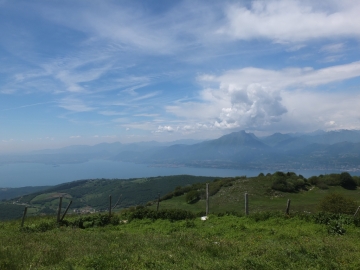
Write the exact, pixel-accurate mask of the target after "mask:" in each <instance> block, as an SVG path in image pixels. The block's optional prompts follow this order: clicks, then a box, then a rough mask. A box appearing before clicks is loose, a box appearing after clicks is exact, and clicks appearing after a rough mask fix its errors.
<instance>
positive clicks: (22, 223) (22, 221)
mask: <svg viewBox="0 0 360 270" xmlns="http://www.w3.org/2000/svg"><path fill="white" fill-rule="evenodd" d="M26 212H27V206H25V209H24V213H23V217H22V220H21V227H23V226H24V221H25V216H26Z"/></svg>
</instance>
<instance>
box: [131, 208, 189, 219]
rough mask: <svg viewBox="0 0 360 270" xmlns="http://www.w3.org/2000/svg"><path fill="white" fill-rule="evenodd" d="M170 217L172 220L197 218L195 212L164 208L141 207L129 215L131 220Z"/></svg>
mask: <svg viewBox="0 0 360 270" xmlns="http://www.w3.org/2000/svg"><path fill="white" fill-rule="evenodd" d="M145 218H148V219H152V220H156V219H168V220H171V221H175V220H185V219H193V218H195V214H193V213H192V212H189V211H186V210H182V209H164V210H160V211H155V210H151V209H147V208H143V209H139V210H136V211H134V212H132V213H131V214H130V216H129V221H131V220H133V219H145Z"/></svg>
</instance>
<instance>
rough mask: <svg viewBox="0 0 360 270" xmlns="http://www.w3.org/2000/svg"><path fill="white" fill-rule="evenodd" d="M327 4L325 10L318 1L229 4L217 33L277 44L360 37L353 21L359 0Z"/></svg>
mask: <svg viewBox="0 0 360 270" xmlns="http://www.w3.org/2000/svg"><path fill="white" fill-rule="evenodd" d="M327 5H328V8H327V10H322V8H321V5H320V6H317V2H313V1H312V2H310V1H296V0H276V1H274V0H270V1H253V2H252V3H251V6H250V7H249V8H248V7H245V6H242V5H240V4H236V5H230V6H229V7H228V9H227V10H226V19H227V23H226V24H225V25H224V26H223V27H221V28H220V29H219V30H218V33H219V34H225V35H228V36H229V37H231V38H233V39H240V40H250V39H256V38H265V39H270V40H272V41H274V42H279V43H289V42H290V43H292V42H303V41H307V40H311V39H320V38H337V37H354V36H355V37H359V36H360V24H354V22H356V21H357V20H358V14H359V13H360V2H359V1H344V3H341V4H335V3H333V2H328V3H327ZM331 5H332V6H331ZM329 7H330V8H329ZM331 7H332V8H331Z"/></svg>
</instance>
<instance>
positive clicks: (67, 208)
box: [60, 201, 72, 221]
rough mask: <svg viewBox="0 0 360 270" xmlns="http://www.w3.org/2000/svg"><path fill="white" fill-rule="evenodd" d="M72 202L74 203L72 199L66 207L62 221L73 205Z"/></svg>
mask: <svg viewBox="0 0 360 270" xmlns="http://www.w3.org/2000/svg"><path fill="white" fill-rule="evenodd" d="M71 204H72V201H70V202H69V205H68V206H67V207H66V210H65V212H64V214H63V215H62V217H61V219H60V221H63V219H64V217H65V215H66V213H67V211H68V210H69V208H70V205H71Z"/></svg>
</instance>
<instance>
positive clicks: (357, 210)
mask: <svg viewBox="0 0 360 270" xmlns="http://www.w3.org/2000/svg"><path fill="white" fill-rule="evenodd" d="M359 209H360V206H359V207H358V208H357V209H356V212H355V214H354V217H356V215H357V213H358V212H359Z"/></svg>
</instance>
